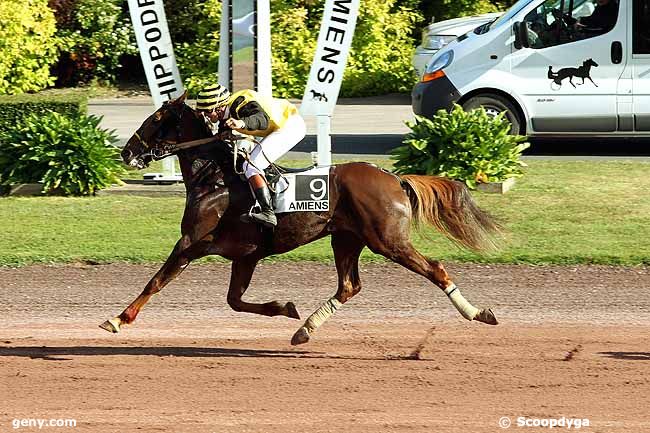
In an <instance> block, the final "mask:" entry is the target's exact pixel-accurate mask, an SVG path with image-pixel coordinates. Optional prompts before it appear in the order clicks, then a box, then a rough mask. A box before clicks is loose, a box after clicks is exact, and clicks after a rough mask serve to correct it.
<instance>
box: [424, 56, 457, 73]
mask: <svg viewBox="0 0 650 433" xmlns="http://www.w3.org/2000/svg"><path fill="white" fill-rule="evenodd" d="M453 60H454V50H449V51H445V52H444V53H442V54H440V55H439V56H436V58H435V59H434V60H433V61H432V62H431V63H429V64H428V65H427V67H426V69H425V70H424V72H425V73H432V72H436V71H439V70H441V69H445V68H446V67H447V66H449V65H450V64H451V62H452V61H453Z"/></svg>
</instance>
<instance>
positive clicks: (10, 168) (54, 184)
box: [0, 112, 124, 195]
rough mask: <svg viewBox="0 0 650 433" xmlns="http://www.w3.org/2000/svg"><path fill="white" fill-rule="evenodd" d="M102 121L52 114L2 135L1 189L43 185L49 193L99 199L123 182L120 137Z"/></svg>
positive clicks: (87, 117) (0, 149)
mask: <svg viewBox="0 0 650 433" xmlns="http://www.w3.org/2000/svg"><path fill="white" fill-rule="evenodd" d="M100 121H101V118H99V117H96V116H85V115H73V116H64V115H62V114H59V113H55V112H49V113H47V114H45V115H37V114H32V115H31V116H29V117H28V118H27V119H25V122H24V124H22V125H17V126H16V127H15V128H13V129H11V130H9V131H4V132H0V185H11V184H16V183H32V182H43V183H44V185H43V192H45V193H55V194H64V195H89V194H93V195H94V194H95V193H96V192H97V191H98V190H100V189H102V188H106V187H108V186H110V185H111V184H112V183H120V180H119V176H120V175H122V174H124V169H123V168H122V165H121V163H120V162H119V161H118V156H119V149H118V148H117V147H115V146H113V145H112V144H113V143H115V142H116V141H117V138H116V136H115V134H114V133H113V132H112V131H107V130H104V129H100V128H99V127H98V126H99V122H100Z"/></svg>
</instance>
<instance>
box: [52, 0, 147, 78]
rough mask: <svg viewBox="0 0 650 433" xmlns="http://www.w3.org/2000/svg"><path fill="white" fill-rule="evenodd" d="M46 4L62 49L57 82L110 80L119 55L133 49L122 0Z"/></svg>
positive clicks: (69, 0) (63, 0) (66, 0)
mask: <svg viewBox="0 0 650 433" xmlns="http://www.w3.org/2000/svg"><path fill="white" fill-rule="evenodd" d="M50 6H51V7H52V8H53V9H54V10H55V12H56V18H57V22H58V26H59V33H58V34H59V36H60V37H61V40H62V50H63V52H62V54H61V57H60V59H59V63H58V65H57V75H58V82H57V84H59V85H65V86H72V85H76V84H79V83H88V82H91V81H94V80H97V81H104V82H114V81H115V78H116V75H117V72H118V70H119V68H120V67H121V65H120V62H119V60H120V57H121V56H122V55H125V54H135V53H137V47H136V43H135V36H134V34H133V28H132V26H131V22H130V20H129V18H128V16H127V14H126V13H125V11H123V10H122V0H50Z"/></svg>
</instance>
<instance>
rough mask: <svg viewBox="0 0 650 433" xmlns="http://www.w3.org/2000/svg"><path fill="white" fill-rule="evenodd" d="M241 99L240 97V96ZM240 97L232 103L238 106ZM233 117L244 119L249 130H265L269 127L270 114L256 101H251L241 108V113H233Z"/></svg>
mask: <svg viewBox="0 0 650 433" xmlns="http://www.w3.org/2000/svg"><path fill="white" fill-rule="evenodd" d="M238 99H239V98H238ZM238 99H236V100H235V101H234V103H233V104H232V106H233V107H237V105H238V102H240V101H238ZM230 115H231V117H232V118H234V119H238V120H243V121H244V123H245V124H246V129H247V130H249V131H264V130H265V129H267V128H268V127H269V116H268V115H267V114H266V113H265V112H264V110H263V109H262V106H261V105H260V104H258V103H257V102H255V101H250V102H249V103H248V104H246V105H244V106H243V107H241V108H240V109H239V113H231V114H230Z"/></svg>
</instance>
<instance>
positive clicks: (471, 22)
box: [413, 12, 503, 78]
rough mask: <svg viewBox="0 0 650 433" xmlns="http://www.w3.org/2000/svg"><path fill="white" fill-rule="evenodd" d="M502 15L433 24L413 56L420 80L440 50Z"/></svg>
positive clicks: (426, 30) (491, 14)
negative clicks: (432, 58) (430, 61)
mask: <svg viewBox="0 0 650 433" xmlns="http://www.w3.org/2000/svg"><path fill="white" fill-rule="evenodd" d="M502 14H503V13H502V12H496V13H489V14H482V15H472V16H466V17H460V18H452V19H450V20H444V21H438V22H431V24H429V25H428V26H427V27H426V28H425V29H424V30H423V31H422V43H421V44H420V45H418V46H417V47H416V48H415V53H414V54H413V67H414V68H415V72H416V73H417V74H418V78H420V77H422V75H423V74H424V68H426V66H427V64H428V63H429V60H431V57H433V55H434V54H435V53H437V52H438V50H440V49H442V48H444V47H445V45H447V44H448V43H450V42H452V41H454V40H455V39H456V38H457V37H459V36H462V35H464V34H465V33H467V32H471V31H472V30H474V29H475V28H477V27H478V26H482V25H483V24H486V23H489V22H491V21H494V20H496V19H497V18H499V17H500V16H501V15H502Z"/></svg>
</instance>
